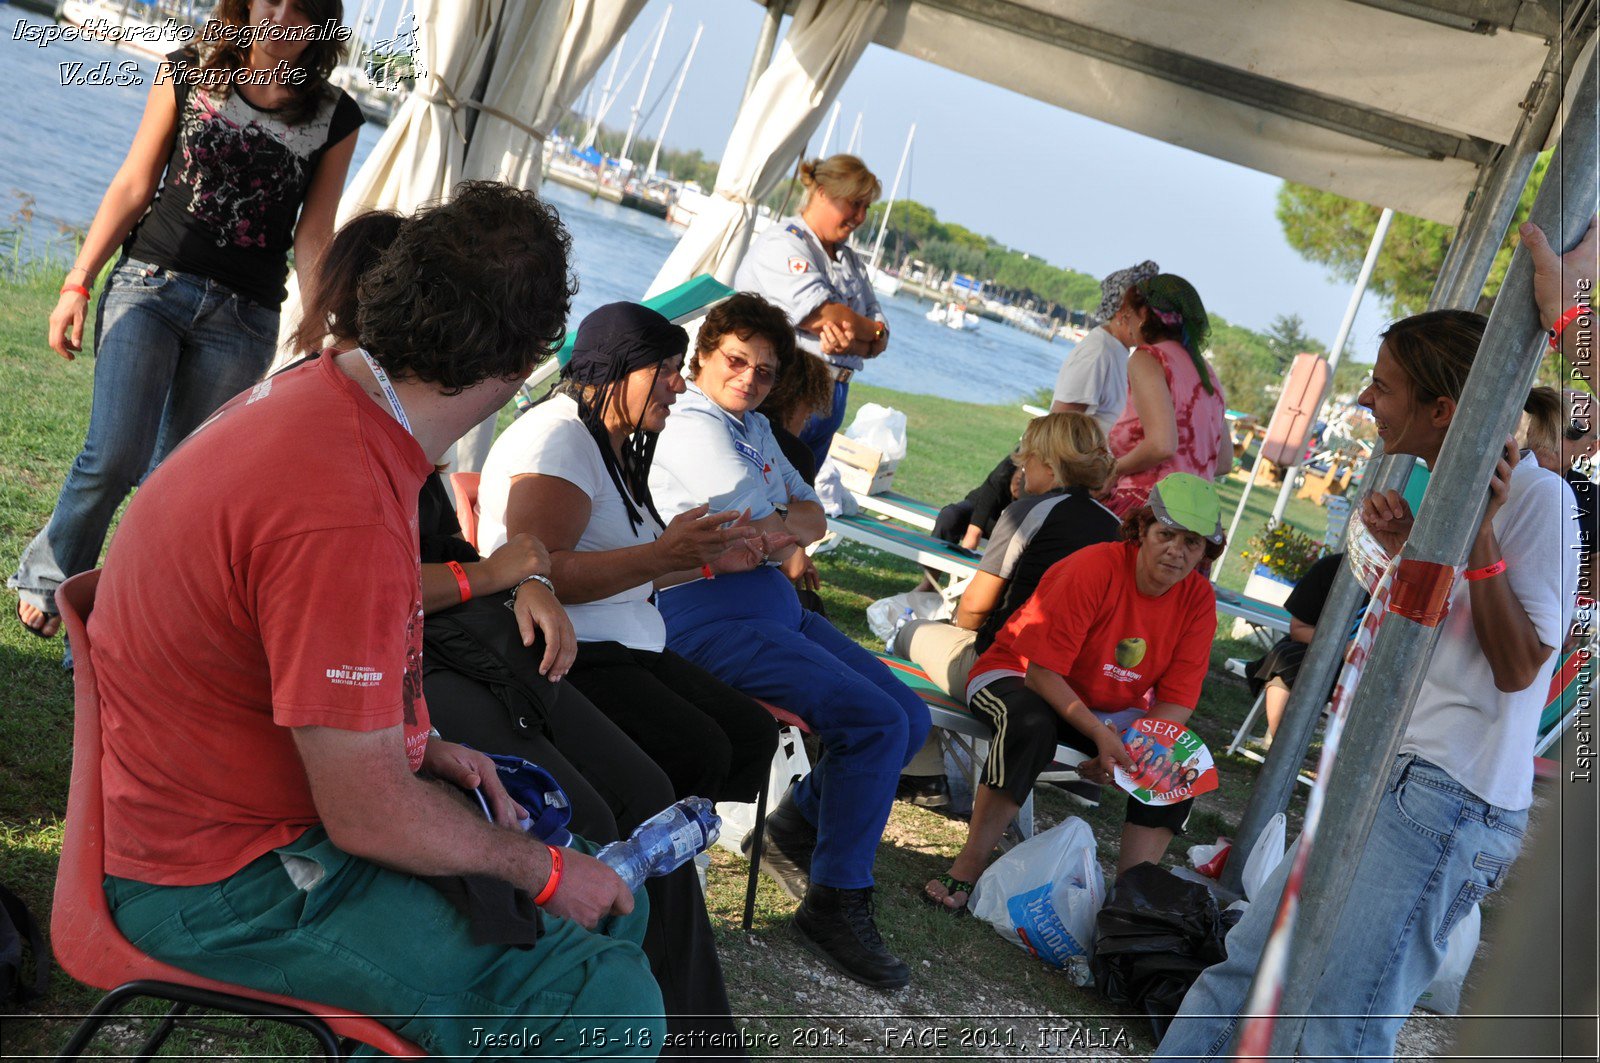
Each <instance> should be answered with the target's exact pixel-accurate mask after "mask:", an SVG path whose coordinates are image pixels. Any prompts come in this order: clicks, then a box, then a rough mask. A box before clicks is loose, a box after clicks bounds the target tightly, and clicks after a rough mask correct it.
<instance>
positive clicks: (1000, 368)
mask: <svg viewBox="0 0 1600 1063" xmlns="http://www.w3.org/2000/svg"><path fill="white" fill-rule="evenodd" d="M18 20H23V21H32V22H37V21H39V20H38V19H37V18H36V17H34V16H30V15H26V14H24V13H22V12H20V11H18V10H17V9H15V8H9V7H6V6H4V5H0V228H12V229H19V230H21V231H22V233H23V246H24V248H25V249H26V250H28V251H29V252H31V253H38V252H40V251H41V250H43V249H46V248H53V249H56V250H61V251H63V252H65V244H66V241H67V240H68V239H69V237H67V236H66V235H63V234H65V233H70V232H72V231H73V230H81V229H83V228H84V227H86V226H87V225H88V223H89V221H90V219H91V218H92V217H93V216H94V212H95V208H96V207H97V206H98V205H99V202H100V197H101V195H102V194H103V193H104V192H105V189H106V185H107V184H108V183H109V182H110V180H111V177H112V175H113V174H114V173H115V172H116V170H117V167H118V166H119V165H120V164H121V162H122V157H123V155H124V154H125V153H126V152H127V150H128V145H129V143H130V142H131V141H132V138H133V131H134V129H135V128H136V127H137V125H138V123H139V116H140V113H141V111H142V109H143V107H144V102H145V99H146V97H147V96H148V94H149V84H150V82H151V81H152V80H153V78H154V76H155V63H154V62H153V61H148V60H145V61H140V60H138V59H137V57H135V56H132V55H131V54H130V53H128V52H126V51H122V50H117V49H114V48H112V47H110V46H109V45H102V44H90V43H82V42H61V41H57V42H54V43H52V44H50V45H49V46H48V47H45V48H39V47H35V46H34V45H32V44H30V43H26V42H23V41H19V40H16V39H15V29H16V26H17V23H18ZM106 60H110V62H111V71H112V73H113V74H117V73H120V72H122V70H123V69H124V68H122V67H121V64H123V63H125V62H128V63H134V64H136V65H135V66H133V67H130V68H127V69H128V70H129V71H130V72H133V71H136V72H137V77H138V79H139V83H138V84H124V85H115V84H107V85H84V84H63V83H62V82H63V80H64V74H63V64H69V63H83V64H85V67H86V68H90V69H92V68H93V67H95V66H96V64H99V63H101V62H103V61H106ZM128 80H130V81H131V80H133V78H131V77H130V78H129V79H128ZM382 134H383V127H381V126H377V125H373V124H370V123H369V124H367V125H365V126H363V127H362V128H361V133H360V135H359V138H358V140H357V146H356V154H355V160H354V163H353V164H352V167H351V172H352V173H354V172H355V170H356V169H358V168H359V167H360V165H361V163H362V161H363V160H365V159H366V157H367V155H368V154H370V153H371V151H372V148H373V146H374V145H375V144H376V143H377V142H378V138H379V137H380V136H382ZM543 194H544V195H545V196H546V197H547V198H548V199H549V201H550V202H551V203H553V204H555V205H556V207H557V208H558V209H559V210H560V212H561V216H562V218H563V219H564V220H565V221H566V224H567V227H568V228H569V229H570V230H571V231H572V242H573V250H574V252H575V256H576V260H577V261H576V272H577V275H578V280H579V289H578V294H577V296H576V298H575V299H574V300H573V314H574V318H573V320H574V321H577V320H580V319H581V318H582V316H583V315H584V314H587V313H588V312H589V311H591V310H593V309H594V308H595V307H598V306H601V305H603V304H605V303H609V302H615V301H617V300H620V299H636V298H638V297H639V296H640V295H642V294H643V293H644V291H645V289H646V288H647V287H649V284H650V281H651V279H652V278H654V276H655V274H656V271H657V270H658V269H659V268H660V267H661V264H662V263H663V262H665V261H666V259H667V255H668V254H669V253H670V252H671V251H672V248H673V245H674V244H675V243H676V242H677V238H678V233H679V230H677V229H674V228H672V227H671V226H669V225H668V224H667V223H666V222H665V221H662V220H660V219H658V218H652V217H650V216H649V215H646V214H641V213H639V212H638V211H633V210H628V209H626V208H624V207H620V206H617V205H616V204H613V203H609V202H607V201H605V200H592V199H590V198H589V197H588V196H587V195H585V194H583V193H582V192H578V191H575V190H572V189H568V188H565V187H562V186H560V185H557V184H554V183H547V184H546V185H545V186H544V188H543ZM883 306H884V312H885V315H886V316H887V317H888V319H889V330H890V333H891V335H892V340H891V342H890V345H889V349H888V351H887V352H886V353H885V354H884V355H883V356H882V357H881V358H879V359H878V360H877V361H875V362H872V363H869V365H868V367H867V369H866V371H865V372H864V373H863V374H862V376H861V377H860V379H861V381H862V382H863V383H868V384H876V385H879V386H882V387H887V388H894V389H896V390H899V391H910V392H916V393H919V394H924V395H938V396H941V397H944V398H949V399H956V400H959V401H963V402H986V403H1006V402H1015V401H1018V400H1020V399H1023V398H1025V397H1028V396H1031V395H1032V394H1033V393H1034V392H1036V391H1037V390H1038V389H1040V388H1042V387H1048V386H1049V385H1051V384H1052V383H1053V382H1054V380H1055V375H1056V370H1057V369H1058V368H1059V367H1060V365H1061V359H1062V358H1063V357H1065V355H1066V353H1067V352H1068V351H1069V350H1071V343H1070V341H1065V340H1059V341H1057V342H1055V343H1047V342H1045V341H1044V340H1041V339H1038V338H1036V337H1034V336H1029V335H1027V334H1026V333H1022V332H1018V331H1017V330H1015V329H1012V328H1008V327H1006V326H1004V325H1000V324H997V323H995V322H991V321H985V322H983V324H982V325H980V326H979V329H978V331H976V332H957V331H954V330H952V329H948V328H945V327H944V326H942V325H935V324H933V323H932V322H929V321H927V320H926V319H925V318H924V317H923V314H924V312H925V311H926V310H927V305H926V304H923V303H919V302H917V301H916V300H914V299H909V298H899V297H895V298H885V299H884V300H883Z"/></svg>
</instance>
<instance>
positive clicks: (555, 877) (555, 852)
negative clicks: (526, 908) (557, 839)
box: [533, 845, 563, 907]
mask: <svg viewBox="0 0 1600 1063" xmlns="http://www.w3.org/2000/svg"><path fill="white" fill-rule="evenodd" d="M545 848H546V849H549V850H550V877H549V878H547V879H545V880H544V889H542V890H540V891H539V896H537V897H535V898H534V899H533V903H534V904H537V905H539V906H540V907H543V906H544V905H546V904H548V903H550V898H551V897H554V896H555V895H556V887H557V886H560V885H561V865H562V859H563V858H562V856H561V850H560V849H558V848H556V847H555V846H554V845H547V846H545Z"/></svg>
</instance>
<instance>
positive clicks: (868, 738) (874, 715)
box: [660, 569, 931, 889]
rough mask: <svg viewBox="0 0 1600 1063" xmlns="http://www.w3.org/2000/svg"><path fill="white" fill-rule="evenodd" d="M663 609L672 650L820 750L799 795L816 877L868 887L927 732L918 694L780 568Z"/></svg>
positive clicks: (677, 597)
mask: <svg viewBox="0 0 1600 1063" xmlns="http://www.w3.org/2000/svg"><path fill="white" fill-rule="evenodd" d="M660 603H661V613H662V616H664V617H665V618H666V622H667V646H668V648H669V649H671V650H672V651H673V652H675V653H678V654H680V655H682V656H684V657H687V658H688V659H689V660H691V661H693V662H694V663H695V664H698V665H699V666H700V667H701V668H704V669H705V670H706V671H708V672H710V673H711V674H712V675H714V676H716V677H717V678H718V679H721V680H722V681H723V682H725V683H728V684H729V685H730V686H733V687H736V688H738V689H739V690H742V691H744V692H745V693H746V694H749V695H751V696H752V697H757V698H762V699H764V700H766V701H770V702H772V703H773V704H774V705H777V706H779V707H780V708H783V709H787V710H788V711H789V712H792V713H794V714H795V715H796V716H798V717H800V718H801V719H802V720H804V721H805V722H806V724H807V726H809V727H810V728H811V729H812V730H813V731H814V732H816V734H817V736H818V737H819V738H820V739H821V740H822V746H823V754H822V756H821V758H819V761H818V763H817V765H816V766H815V767H814V768H813V770H812V772H811V774H810V775H808V776H806V777H805V778H804V779H802V780H801V781H800V782H799V783H797V784H796V785H795V790H794V800H795V803H796V805H797V806H798V807H799V809H800V811H801V812H802V813H803V814H804V815H805V817H806V819H808V820H809V821H810V822H811V823H812V824H813V825H815V826H816V828H817V849H816V855H815V856H814V857H813V858H812V863H811V880H812V881H813V882H817V883H819V884H821V885H824V886H833V887H836V888H839V889H859V888H861V887H863V886H870V885H872V864H873V860H874V858H875V857H876V855H877V849H878V840H879V838H880V837H882V835H883V827H884V824H885V823H887V822H888V819H889V808H890V806H891V805H892V804H893V803H894V794H895V787H896V785H897V783H898V781H899V776H900V769H902V768H903V767H905V765H906V764H908V763H910V761H911V758H912V756H914V755H915V754H916V752H917V750H919V749H920V748H922V743H923V741H924V740H925V739H926V738H927V736H928V729H929V727H930V726H931V724H930V721H929V719H928V707H927V706H926V705H924V704H923V702H922V699H921V698H919V697H918V696H917V695H916V694H915V693H914V692H912V690H911V689H910V688H909V687H907V686H906V685H905V684H904V683H902V682H900V680H898V679H896V678H895V676H894V673H892V672H891V671H889V669H888V668H887V667H885V666H884V664H883V663H882V662H881V661H879V660H878V659H877V658H876V657H874V656H873V655H872V654H870V653H868V652H867V651H866V650H864V649H862V648H861V647H860V646H858V645H856V644H855V642H853V641H852V640H851V639H850V638H848V637H847V636H845V635H843V634H841V633H840V632H839V631H838V629H837V628H835V627H834V626H833V625H832V624H830V623H828V621H827V620H825V619H823V618H822V617H820V616H818V615H817V614H816V613H811V612H806V611H805V610H802V609H801V608H800V604H799V601H798V600H797V599H796V597H795V594H794V590H793V588H791V587H790V586H789V583H788V581H787V580H785V579H784V578H783V576H782V575H781V574H780V573H778V572H776V571H775V570H772V569H762V570H758V571H756V572H751V573H745V574H742V575H739V576H724V577H719V578H718V579H716V580H714V581H713V580H702V581H699V582H696V583H691V584H686V585H684V586H682V587H675V588H673V589H672V590H670V591H668V592H666V593H664V594H662V595H661V597H660Z"/></svg>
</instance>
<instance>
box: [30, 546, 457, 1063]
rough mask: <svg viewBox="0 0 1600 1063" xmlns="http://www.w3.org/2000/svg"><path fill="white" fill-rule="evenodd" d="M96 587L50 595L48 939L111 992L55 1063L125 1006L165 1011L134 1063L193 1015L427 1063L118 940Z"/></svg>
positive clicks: (322, 1045)
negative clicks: (65, 685) (53, 685)
mask: <svg viewBox="0 0 1600 1063" xmlns="http://www.w3.org/2000/svg"><path fill="white" fill-rule="evenodd" d="M99 582H100V571H99V570H98V569H96V570H94V571H92V572H85V573H83V574H82V575H79V576H74V577H72V578H71V579H69V580H67V581H66V582H65V583H63V584H62V585H61V586H60V588H59V589H58V590H57V591H56V608H57V609H58V610H59V611H60V613H61V620H62V623H63V624H65V625H66V630H67V637H68V638H69V639H71V640H72V657H73V701H74V726H73V736H72V784H71V788H70V789H69V791H68V793H67V822H66V829H65V832H64V834H63V837H62V843H61V864H60V868H59V870H58V871H57V874H56V890H55V902H54V905H53V907H52V909H51V918H50V937H51V943H52V945H53V946H54V952H55V956H56V962H57V963H59V964H60V965H61V968H62V970H64V971H66V972H67V973H68V974H70V975H71V976H72V977H74V978H76V979H77V980H78V981H80V982H83V983H85V984H86V985H90V986H93V987H95V988H97V989H106V990H110V992H108V993H107V994H106V995H105V996H104V997H102V998H101V1000H100V1003H98V1004H96V1005H95V1007H94V1010H93V1011H91V1012H90V1013H89V1014H88V1015H87V1016H86V1017H85V1018H84V1020H83V1022H82V1023H81V1024H80V1025H79V1026H78V1028H77V1030H76V1031H74V1032H73V1035H72V1039H71V1040H70V1041H68V1042H67V1046H66V1047H65V1048H63V1049H62V1050H61V1055H60V1056H59V1057H58V1058H60V1059H76V1058H79V1057H81V1056H82V1055H83V1053H84V1049H86V1048H87V1047H88V1045H89V1042H90V1040H92V1039H93V1037H94V1035H95V1034H96V1033H97V1032H98V1031H99V1029H100V1027H101V1026H103V1025H105V1023H106V1022H107V1021H108V1020H109V1019H111V1018H112V1017H113V1016H115V1015H117V1014H118V1013H119V1012H120V1011H121V1010H122V1008H123V1006H124V1005H126V1004H127V1003H128V1002H130V1001H133V1000H138V999H140V998H148V999H154V1000H162V1001H166V1002H168V1003H170V1004H171V1005H172V1007H171V1008H170V1009H169V1010H168V1011H167V1013H166V1015H165V1016H164V1017H163V1018H162V1019H161V1021H160V1022H159V1023H158V1024H157V1026H156V1029H155V1030H154V1032H152V1033H151V1035H150V1037H149V1039H148V1040H146V1042H145V1043H144V1046H143V1047H142V1048H141V1049H140V1050H139V1053H138V1054H137V1056H136V1057H135V1058H138V1059H149V1058H150V1056H151V1055H153V1054H154V1053H155V1052H157V1051H158V1050H159V1049H160V1048H161V1046H162V1045H163V1044H164V1043H165V1042H166V1040H167V1038H168V1037H169V1036H170V1035H171V1034H172V1031H173V1030H174V1029H175V1028H176V1026H177V1023H178V1020H179V1019H180V1018H181V1017H182V1016H184V1015H185V1014H187V1013H188V1011H189V1009H190V1008H192V1007H199V1008H206V1009H209V1010H211V1011H220V1012H226V1013H229V1014H233V1015H250V1016H254V1017H257V1018H263V1019H267V1020H269V1021H272V1022H279V1023H283V1024H284V1025H287V1026H294V1027H297V1028H299V1029H301V1030H304V1031H306V1032H307V1033H309V1034H310V1035H311V1036H312V1037H313V1038H315V1039H316V1042H317V1051H315V1052H313V1053H310V1055H315V1056H323V1057H326V1056H332V1057H334V1058H338V1059H342V1058H345V1057H346V1056H348V1055H349V1054H350V1052H351V1050H352V1049H353V1048H354V1047H356V1046H355V1042H360V1043H361V1044H365V1045H369V1046H371V1047H372V1048H375V1049H377V1050H378V1051H380V1052H383V1053H385V1054H387V1055H391V1056H399V1057H402V1058H406V1059H419V1058H422V1057H425V1056H426V1055H427V1053H426V1052H424V1051H423V1050H422V1049H421V1048H419V1047H417V1046H416V1045H414V1044H412V1043H411V1042H410V1041H407V1040H406V1039H405V1038H403V1037H401V1036H400V1035H399V1034H397V1033H395V1032H394V1031H393V1030H391V1029H389V1027H387V1026H385V1025H383V1024H382V1023H380V1022H378V1021H377V1020H376V1019H371V1018H367V1017H366V1016H363V1015H357V1014H355V1013H353V1012H349V1011H344V1010H343V1009H340V1008H334V1007H329V1006H328V1005H326V1004H313V1003H309V1002H307V1001H304V1000H296V999H294V998H293V997H286V996H280V995H278V994H276V993H265V992H261V991H260V990H255V989H250V988H247V987H245V986H238V985H229V984H228V983H226V982H218V981H216V980H214V979H211V978H205V977H202V976H200V975H197V974H191V973H190V972H188V971H183V970H179V969H178V968H176V967H173V966H171V965H169V964H166V963H163V962H161V961H160V960H157V959H154V958H152V957H150V956H147V955H145V954H144V953H142V952H140V951H139V950H138V949H136V948H134V947H133V945H132V944H130V943H129V942H128V939H127V938H125V937H123V936H122V931H121V930H119V929H118V928H117V924H116V923H115V922H114V921H113V920H112V918H111V910H110V906H109V905H108V904H107V903H106V895H105V889H104V883H105V877H106V871H105V804H104V797H103V794H102V790H101V774H100V764H101V756H102V748H101V739H100V695H99V691H98V689H97V688H96V686H95V674H94V656H93V654H92V653H91V649H90V645H89V631H88V628H87V626H86V625H87V623H88V619H89V612H90V610H91V609H92V608H93V607H94V594H95V587H96V586H97V585H98V584H99ZM340 1038H343V1041H342V1042H341V1040H340Z"/></svg>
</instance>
